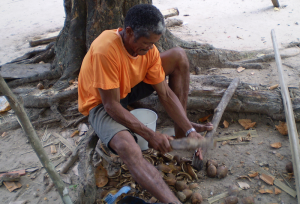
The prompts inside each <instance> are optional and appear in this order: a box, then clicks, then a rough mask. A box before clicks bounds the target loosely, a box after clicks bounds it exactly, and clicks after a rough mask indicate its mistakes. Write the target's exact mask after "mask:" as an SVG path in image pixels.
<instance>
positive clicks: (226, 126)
mask: <svg viewBox="0 0 300 204" xmlns="http://www.w3.org/2000/svg"><path fill="white" fill-rule="evenodd" d="M223 125H224V128H228V126H229V123H228V122H227V121H226V120H224V122H223Z"/></svg>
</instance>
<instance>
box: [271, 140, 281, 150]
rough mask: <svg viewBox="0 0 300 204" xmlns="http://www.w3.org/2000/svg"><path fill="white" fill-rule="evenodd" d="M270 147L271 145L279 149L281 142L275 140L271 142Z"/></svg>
mask: <svg viewBox="0 0 300 204" xmlns="http://www.w3.org/2000/svg"><path fill="white" fill-rule="evenodd" d="M271 147H273V148H275V149H279V148H280V147H281V143H280V142H275V143H273V144H271Z"/></svg>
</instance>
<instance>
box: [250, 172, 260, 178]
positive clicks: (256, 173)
mask: <svg viewBox="0 0 300 204" xmlns="http://www.w3.org/2000/svg"><path fill="white" fill-rule="evenodd" d="M248 176H249V177H251V178H254V177H256V176H258V172H254V173H253V174H248Z"/></svg>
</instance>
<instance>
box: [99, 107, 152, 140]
mask: <svg viewBox="0 0 300 204" xmlns="http://www.w3.org/2000/svg"><path fill="white" fill-rule="evenodd" d="M104 108H105V110H106V112H107V113H108V114H109V115H110V116H111V117H112V118H113V119H114V120H115V121H117V122H118V123H120V124H121V125H124V126H125V127H127V128H128V129H130V130H131V131H133V132H135V133H137V134H139V135H140V136H142V137H143V138H144V139H145V140H147V141H148V140H149V139H150V138H151V136H152V135H153V134H154V131H153V130H151V129H150V128H148V127H147V126H145V125H144V124H143V123H141V122H140V121H139V120H138V119H137V118H136V117H135V116H134V115H132V114H131V113H130V112H129V111H128V110H126V109H125V108H123V106H122V105H121V104H120V103H118V102H114V103H111V104H109V105H105V106H104Z"/></svg>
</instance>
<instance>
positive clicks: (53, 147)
mask: <svg viewBox="0 0 300 204" xmlns="http://www.w3.org/2000/svg"><path fill="white" fill-rule="evenodd" d="M50 149H51V154H56V153H57V150H56V147H55V145H50Z"/></svg>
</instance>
